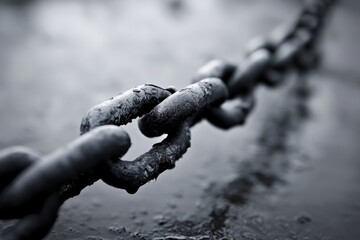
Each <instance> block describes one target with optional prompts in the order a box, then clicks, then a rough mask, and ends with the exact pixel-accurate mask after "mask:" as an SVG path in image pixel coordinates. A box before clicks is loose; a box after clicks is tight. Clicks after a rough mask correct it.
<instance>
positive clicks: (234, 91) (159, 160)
mask: <svg viewBox="0 0 360 240" xmlns="http://www.w3.org/2000/svg"><path fill="white" fill-rule="evenodd" d="M334 2H335V1H334V0H319V1H312V2H308V3H306V4H305V6H304V8H303V10H302V12H301V13H300V15H299V17H298V19H297V21H296V22H294V23H292V24H290V25H289V24H288V26H285V27H284V26H281V27H280V28H278V29H276V30H275V31H274V32H273V33H272V34H271V35H270V36H269V37H268V38H256V39H254V40H253V41H251V42H250V44H249V47H248V51H247V52H246V58H245V60H244V62H243V63H242V64H241V66H237V65H234V64H231V63H228V62H226V61H223V60H219V59H216V60H213V61H211V62H209V63H208V64H206V65H205V66H203V67H201V68H200V69H199V71H198V73H197V74H196V75H195V76H194V78H193V80H192V83H193V84H192V85H189V86H187V87H185V88H183V89H181V90H179V91H176V90H175V89H173V88H171V87H170V88H167V89H164V88H161V87H158V86H155V85H151V84H146V85H142V86H139V87H137V88H133V89H130V90H128V91H126V92H123V93H122V94H120V95H118V96H116V97H114V98H111V99H110V100H108V101H105V102H103V103H101V104H99V105H97V106H95V107H93V108H92V109H90V111H89V112H88V113H87V114H86V115H85V116H84V118H83V120H82V122H81V127H80V132H81V136H80V137H79V138H77V139H76V140H74V141H73V142H71V143H69V144H68V145H67V146H66V147H64V148H60V149H58V150H57V151H55V152H53V153H50V154H49V155H47V156H43V157H40V156H39V154H38V153H36V152H34V151H33V150H31V149H27V148H23V147H12V148H8V149H5V150H2V151H1V152H0V179H1V182H0V219H19V220H18V222H17V223H16V224H15V225H14V226H13V227H12V228H10V229H8V230H7V231H5V232H4V233H3V234H2V239H41V238H43V237H44V236H46V234H47V233H48V232H49V230H50V229H51V227H52V226H53V224H54V222H55V221H56V218H57V214H58V210H59V208H60V207H61V205H62V203H63V202H64V201H66V200H67V199H69V198H71V197H74V196H76V195H78V194H79V193H80V192H81V190H82V189H84V188H85V187H86V186H89V185H92V184H93V183H94V182H96V181H98V180H99V179H102V180H103V181H104V182H106V183H107V184H109V185H111V186H114V187H116V188H121V189H125V190H126V191H127V192H129V193H135V192H136V191H137V190H138V189H139V187H141V186H142V185H144V184H146V183H147V182H149V181H151V180H153V179H155V178H157V177H158V175H159V174H160V173H162V172H163V171H165V170H167V169H171V168H174V167H175V162H176V161H177V160H178V159H179V158H181V157H182V156H183V154H184V153H185V152H186V151H187V149H188V148H189V147H190V138H191V137H190V127H191V126H193V125H194V124H196V123H197V122H199V121H201V120H202V119H207V120H208V121H209V122H211V123H212V124H213V125H215V126H217V127H219V128H222V129H229V128H232V127H234V126H237V125H242V124H244V123H245V121H246V118H247V116H248V115H249V113H250V112H251V111H252V109H253V108H254V106H255V98H254V91H255V90H256V88H257V86H258V85H260V84H264V85H266V86H269V87H275V86H278V85H279V84H281V83H282V82H283V81H284V79H285V78H286V75H287V72H288V71H289V69H291V68H297V69H300V70H302V71H308V70H310V69H311V68H313V67H314V66H316V65H317V63H318V62H319V54H320V53H319V50H318V45H319V39H320V36H321V30H322V29H323V25H324V20H325V17H326V15H327V13H328V9H329V8H330V6H332V4H333V3H334ZM137 117H141V118H140V120H139V128H140V130H141V132H142V133H143V134H144V135H145V136H147V137H155V136H160V135H162V134H168V136H167V137H166V138H165V139H164V140H163V141H162V142H160V143H157V144H155V145H154V146H153V147H152V148H151V149H150V150H149V151H148V152H146V153H144V154H142V155H141V156H139V157H138V158H136V159H135V160H134V161H124V160H121V159H120V158H121V157H122V156H123V155H125V153H126V152H127V150H128V149H129V148H130V145H131V143H130V137H129V136H128V134H127V133H126V132H125V131H124V130H122V129H121V128H119V127H117V126H122V125H125V124H127V123H129V122H131V121H132V120H133V119H135V118H137Z"/></svg>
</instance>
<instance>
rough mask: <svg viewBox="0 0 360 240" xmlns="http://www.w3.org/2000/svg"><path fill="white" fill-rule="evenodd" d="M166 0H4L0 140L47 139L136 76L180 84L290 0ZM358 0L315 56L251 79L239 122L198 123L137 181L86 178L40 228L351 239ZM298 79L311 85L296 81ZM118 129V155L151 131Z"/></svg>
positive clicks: (342, 12) (103, 234)
mask: <svg viewBox="0 0 360 240" xmlns="http://www.w3.org/2000/svg"><path fill="white" fill-rule="evenodd" d="M177 2H178V1H170V0H163V1H160V0H158V1H155V0H154V1H143V0H142V1H141V0H136V1H130V0H126V1H124V0H122V1H115V0H109V1H100V0H98V1H97V0H92V1H75V0H74V1H37V2H35V3H34V4H31V5H22V6H19V7H14V6H1V8H0V52H1V55H0V101H1V104H0V112H1V118H0V132H1V136H0V147H1V148H5V147H8V146H12V145H25V146H29V147H32V148H34V149H36V150H38V151H40V152H42V153H44V154H46V153H48V152H51V151H53V150H54V149H56V148H57V147H59V146H62V145H64V144H66V143H67V142H69V141H71V140H72V139H74V138H76V137H77V135H78V134H79V125H80V121H81V118H82V116H83V114H84V113H85V112H86V111H87V110H88V109H89V108H90V107H91V106H93V105H95V104H97V103H99V102H101V101H103V100H106V99H108V98H109V97H111V96H114V95H116V94H118V93H119V92H122V91H124V90H127V89H129V88H131V87H134V86H137V85H141V84H143V83H154V84H158V85H160V86H164V87H167V86H169V85H173V86H175V87H176V88H181V87H184V86H186V85H187V84H188V83H189V82H190V79H191V77H192V75H193V74H194V73H195V72H196V69H197V68H198V67H200V66H201V65H202V64H203V63H205V62H206V61H207V60H209V59H212V58H214V57H221V58H224V59H227V60H229V61H233V62H240V60H241V58H242V56H243V52H244V49H245V47H246V44H247V42H248V41H249V40H250V39H251V38H252V37H254V36H256V35H259V34H260V35H265V34H267V33H269V32H270V31H271V30H272V29H273V28H274V27H275V26H277V25H278V24H279V23H283V22H285V21H288V20H289V19H292V18H293V17H294V16H295V13H296V12H297V11H298V9H299V6H300V5H299V4H300V1H286V0H271V1H268V0H262V1H261V0H256V1H254V0H252V1H250V0H241V1H240V0H238V1H236V0H211V1H209V0H201V1H200V0H199V1H190V0H188V1H183V4H178V3H177ZM359 5H360V4H359V3H357V2H356V1H350V0H349V1H345V0H344V1H342V3H341V4H340V5H339V6H337V7H336V8H335V11H334V14H333V15H332V16H331V21H330V22H329V24H328V29H327V31H326V35H325V42H324V53H325V59H324V64H323V67H322V68H321V69H320V70H318V71H316V72H315V73H312V74H310V76H309V77H308V78H303V77H300V79H298V78H297V77H296V75H295V74H294V75H292V76H290V78H289V80H288V83H287V84H285V85H284V86H282V87H281V88H279V89H274V90H269V89H266V88H261V89H259V91H258V92H257V97H258V101H257V107H256V110H255V111H254V112H253V114H252V115H251V116H250V118H249V119H248V122H247V123H246V125H245V126H244V127H239V128H235V129H232V130H229V131H222V130H219V129H216V128H214V127H212V126H211V125H210V124H208V123H206V122H202V123H201V124H199V125H197V126H195V127H194V128H193V129H192V148H191V149H189V151H188V152H187V153H186V155H185V156H184V157H183V158H182V159H181V160H180V161H179V162H178V163H177V166H176V168H175V169H173V170H171V171H168V172H165V173H164V174H162V175H161V176H160V177H159V178H158V180H157V181H154V182H151V183H149V184H147V185H146V186H144V187H142V188H141V189H140V190H139V192H138V193H136V194H135V195H128V194H127V193H126V192H125V191H123V190H117V189H114V188H111V187H109V186H106V185H105V184H104V183H102V182H98V183H96V184H95V185H94V186H91V187H89V188H87V189H86V190H84V191H83V192H82V193H81V195H80V196H78V197H76V198H74V199H71V200H69V201H68V202H67V203H66V204H65V205H64V206H63V207H62V209H61V212H60V217H59V219H58V221H57V223H56V225H55V227H54V229H53V230H52V232H51V234H50V235H49V236H48V239H117V238H119V239H141V238H143V239H159V240H160V239H209V238H213V239H221V238H223V239H246V240H250V239H304V240H305V239H349V240H350V239H351V240H356V239H360V230H359V228H358V226H359V224H360V201H359V199H360V187H359V186H360V171H359V169H360V161H359V156H360V148H359V147H360V146H359V145H360V144H359V140H360V137H359V134H358V133H359V132H360V131H359V130H360V129H359V128H360V127H359V123H360V105H359V104H358V103H359V102H360V79H359V78H360V69H359V68H358V63H359V61H360V59H359V56H360V53H359V51H360V50H359V48H358V47H357V39H359V36H360V30H359V28H358V27H357V23H358V22H359V17H358V16H357V15H358V12H359V10H360V7H359ZM305 79H308V84H309V85H308V86H309V89H310V92H309V93H308V94H307V95H305V96H304V95H301V94H300V95H299V94H298V92H297V90H298V89H299V88H298V86H296V82H299V81H305ZM126 130H127V131H128V132H129V134H130V136H131V139H132V143H133V146H132V148H131V149H130V151H129V153H128V154H127V155H126V158H127V159H134V158H135V157H136V156H137V155H139V153H143V152H144V151H146V150H147V149H149V148H150V147H151V145H152V144H154V143H155V142H157V141H159V139H160V138H159V139H155V140H154V139H147V138H145V137H143V136H142V135H141V133H140V132H139V131H138V130H137V126H136V123H135V124H130V125H127V126H126ZM6 225H7V224H6V223H2V224H0V226H1V228H4V227H5V226H6ZM169 236H170V237H169ZM171 236H172V238H171Z"/></svg>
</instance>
